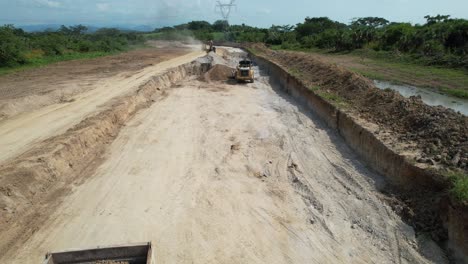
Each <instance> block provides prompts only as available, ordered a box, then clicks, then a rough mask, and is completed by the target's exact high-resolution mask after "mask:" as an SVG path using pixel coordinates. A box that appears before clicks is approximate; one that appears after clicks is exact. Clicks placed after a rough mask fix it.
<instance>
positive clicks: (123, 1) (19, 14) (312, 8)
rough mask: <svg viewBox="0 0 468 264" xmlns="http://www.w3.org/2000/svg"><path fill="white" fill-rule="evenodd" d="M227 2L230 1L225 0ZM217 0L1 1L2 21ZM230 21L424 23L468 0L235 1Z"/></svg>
mask: <svg viewBox="0 0 468 264" xmlns="http://www.w3.org/2000/svg"><path fill="white" fill-rule="evenodd" d="M220 1H221V2H222V3H226V2H229V1H230V0H220ZM216 2H217V1H216V0H192V1H183V0H112V1H111V0H97V1H96V0H0V24H14V25H18V26H21V25H37V24H57V25H61V24H64V25H76V24H85V25H95V26H112V25H149V26H154V27H161V26H171V25H176V24H181V23H184V22H189V21H192V20H206V21H209V22H214V21H215V20H217V19H220V18H221V15H220V14H219V12H217V10H216V7H215V6H216ZM235 3H236V7H234V8H233V10H232V14H231V17H230V20H229V22H230V23H231V24H242V23H245V24H248V25H252V26H258V27H270V26H271V25H272V24H275V25H286V24H291V25H295V24H297V23H300V22H302V21H303V20H304V18H305V17H307V16H309V17H318V16H328V17H330V18H331V19H333V20H337V21H340V22H344V23H348V22H350V21H351V20H352V19H353V18H356V17H365V16H378V17H384V18H386V19H388V20H390V21H396V22H411V23H424V21H425V19H424V16H425V15H437V14H444V15H446V14H448V15H451V16H452V17H457V18H465V19H468V0H326V1H324V0H308V1H305V0H303V1H301V0H236V1H235Z"/></svg>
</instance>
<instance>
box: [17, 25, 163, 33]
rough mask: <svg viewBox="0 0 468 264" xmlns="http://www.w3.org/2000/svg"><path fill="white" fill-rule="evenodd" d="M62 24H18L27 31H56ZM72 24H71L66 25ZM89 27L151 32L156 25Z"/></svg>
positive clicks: (93, 27) (91, 27)
mask: <svg viewBox="0 0 468 264" xmlns="http://www.w3.org/2000/svg"><path fill="white" fill-rule="evenodd" d="M60 26H61V25H58V24H40V25H23V26H16V27H18V28H22V29H23V30H24V31H26V32H40V31H46V30H50V31H55V30H57V29H59V28H60ZM66 26H70V25H66ZM86 27H88V32H95V31H96V30H98V29H100V28H104V27H105V28H118V29H120V30H123V31H139V32H149V31H153V30H154V28H155V27H152V26H149V25H112V26H102V27H99V26H93V25H86Z"/></svg>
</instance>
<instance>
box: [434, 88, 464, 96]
mask: <svg viewBox="0 0 468 264" xmlns="http://www.w3.org/2000/svg"><path fill="white" fill-rule="evenodd" d="M440 90H441V91H442V92H443V93H446V94H449V95H451V96H454V97H458V98H465V99H468V91H467V90H462V89H448V88H440Z"/></svg>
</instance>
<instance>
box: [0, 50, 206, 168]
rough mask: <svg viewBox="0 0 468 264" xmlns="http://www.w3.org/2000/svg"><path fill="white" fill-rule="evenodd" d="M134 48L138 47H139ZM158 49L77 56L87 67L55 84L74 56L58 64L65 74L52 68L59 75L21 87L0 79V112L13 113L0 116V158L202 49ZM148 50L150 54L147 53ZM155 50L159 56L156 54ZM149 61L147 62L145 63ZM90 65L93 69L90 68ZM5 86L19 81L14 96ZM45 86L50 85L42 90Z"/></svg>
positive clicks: (74, 121)
mask: <svg viewBox="0 0 468 264" xmlns="http://www.w3.org/2000/svg"><path fill="white" fill-rule="evenodd" d="M156 50H157V49H156ZM138 52H140V53H143V51H138ZM158 52H159V53H157V52H156V51H154V49H147V53H148V54H149V55H148V54H147V55H146V57H144V56H143V55H141V56H140V57H138V56H136V55H135V54H133V53H130V54H133V55H134V57H128V56H129V54H124V55H119V56H120V57H122V58H120V57H119V56H117V57H118V58H120V60H118V61H117V62H116V61H115V60H117V59H115V58H113V57H111V58H108V60H107V61H106V60H102V61H101V60H96V61H95V64H92V63H91V62H89V61H88V62H86V61H85V62H82V63H83V64H85V66H81V67H78V69H84V68H86V69H87V70H88V71H91V73H88V74H85V73H83V74H82V76H81V77H82V78H78V77H74V78H70V79H69V80H67V81H66V82H65V83H62V86H63V87H62V86H59V87H55V85H56V84H57V83H60V82H61V81H64V80H63V78H66V76H68V75H69V74H70V72H72V73H73V70H72V66H73V65H74V64H76V63H78V62H70V64H71V65H69V64H66V63H63V65H66V67H62V68H63V69H61V70H60V71H59V72H67V74H64V75H65V76H61V75H59V73H56V74H58V75H55V74H52V75H51V76H47V78H45V79H44V78H34V79H37V84H29V85H30V86H26V88H30V90H29V91H28V90H27V89H20V88H21V87H23V88H24V86H22V85H23V84H25V83H23V82H22V81H17V82H12V83H10V84H9V86H8V82H5V83H4V82H2V85H0V94H2V95H3V96H0V102H1V104H0V110H5V111H6V112H4V113H9V115H12V116H11V117H9V118H8V119H5V120H3V121H1V120H0V149H1V150H2V151H1V152H0V163H1V162H4V161H6V160H7V159H9V158H12V157H15V156H17V155H19V154H21V153H23V152H24V151H26V150H28V149H29V148H31V146H32V145H34V144H35V143H38V142H40V141H42V140H44V139H46V138H49V137H51V136H54V135H58V134H61V133H63V132H64V131H66V130H67V129H68V128H70V127H72V126H73V125H75V124H77V123H79V122H80V121H81V120H83V118H85V117H86V116H87V115H89V114H91V113H93V112H96V111H98V110H99V109H100V106H101V105H103V104H105V103H106V102H108V101H110V100H111V99H113V98H115V97H118V96H120V95H123V94H125V93H127V92H129V91H131V89H136V88H138V86H139V85H140V84H142V83H144V82H145V81H147V80H148V79H149V78H150V77H152V76H154V75H156V74H158V73H162V72H164V71H165V70H167V69H170V68H173V67H176V66H179V65H181V64H184V63H187V62H190V61H192V60H194V59H195V58H197V57H200V56H202V55H203V54H204V53H203V52H201V51H200V50H198V51H193V50H188V49H183V48H179V49H174V48H172V51H170V50H169V49H164V48H163V49H161V50H159V51H158ZM151 54H152V56H150V55H151ZM156 54H159V55H160V56H159V57H157V56H156ZM142 56H143V57H144V59H142V61H141V62H140V63H143V62H145V63H147V64H146V67H144V68H141V66H135V65H136V64H138V63H139V62H138V61H139V59H140V58H141V57H142ZM151 57H152V58H153V59H152V60H151V59H150V58H151ZM132 58H133V60H132ZM150 61H152V63H151V64H148V63H149V62H150ZM88 64H89V65H88ZM112 65H114V66H112ZM138 65H139V64H138ZM56 67H59V68H60V66H58V65H53V66H51V67H50V68H48V67H46V68H45V69H38V71H46V70H47V71H50V72H54V68H56ZM100 67H104V68H105V67H110V69H112V72H113V73H114V74H110V75H109V74H108V75H109V76H107V75H105V74H104V75H105V76H101V75H102V74H101V73H100V72H101V70H102V69H100ZM78 69H75V71H78ZM93 71H96V72H95V73H92V72H93ZM109 71H110V70H109ZM32 72H33V73H34V72H35V71H32ZM33 73H30V72H26V73H23V74H24V75H28V74H33ZM8 78H13V77H12V76H5V77H4V79H8ZM13 79H14V78H13ZM24 82H26V84H27V82H28V79H25V81H24ZM32 82H34V81H32ZM83 83H84V84H86V85H87V87H86V89H85V90H80V89H78V88H76V87H79V86H80V85H82V84H83ZM8 87H10V88H11V87H18V90H20V91H21V90H23V91H22V92H20V91H18V93H16V94H15V96H12V95H11V94H10V93H8V92H5V91H8V90H13V89H12V88H11V89H7V88H8ZM47 89H49V90H50V91H46V90H47ZM62 92H63V93H66V95H63V98H62V95H60V94H61V93H62ZM41 94H42V95H41ZM57 100H58V101H57ZM8 109H9V110H8ZM7 110H8V111H7ZM5 115H6V114H5Z"/></svg>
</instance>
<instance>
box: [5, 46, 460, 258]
mask: <svg viewBox="0 0 468 264" xmlns="http://www.w3.org/2000/svg"><path fill="white" fill-rule="evenodd" d="M226 50H227V51H226V52H222V55H223V57H224V58H225V59H226V60H223V59H222V58H220V57H217V56H215V57H214V59H210V58H204V59H201V60H198V61H196V62H193V63H190V64H185V65H182V66H180V67H177V68H175V69H172V70H170V71H168V72H167V73H165V74H163V75H160V76H155V77H154V78H152V79H151V80H149V81H148V82H147V83H145V84H144V85H142V86H141V87H140V88H139V89H138V90H137V91H136V92H134V93H132V94H130V95H127V96H124V97H121V98H118V99H116V100H114V101H113V102H112V104H111V105H109V107H108V108H107V110H105V111H103V112H101V113H98V114H96V115H95V116H91V117H89V118H87V119H85V120H83V121H82V122H81V123H80V124H78V125H77V126H75V127H73V128H72V129H70V130H68V131H67V132H66V133H65V134H63V135H60V136H56V137H53V138H50V139H48V140H46V141H44V142H43V143H41V144H40V145H39V146H37V147H36V148H34V149H32V150H30V151H28V152H26V153H24V154H22V155H21V156H20V157H18V158H16V159H15V160H14V161H13V162H10V163H8V164H3V165H1V166H0V183H1V185H0V186H2V187H1V188H2V189H0V208H4V212H7V213H6V217H2V219H1V226H0V234H2V238H3V239H2V240H1V241H0V251H1V252H3V255H1V254H0V260H3V261H6V262H5V263H10V262H11V261H15V262H13V263H17V262H21V263H33V262H35V261H36V260H37V259H38V256H39V254H41V252H42V251H48V250H64V249H67V248H74V247H75V248H76V247H85V248H88V247H90V246H99V245H103V244H105V243H109V244H122V243H129V242H141V241H140V240H152V241H156V242H157V243H156V247H157V248H158V249H157V260H158V261H159V262H161V263H221V262H226V261H233V262H236V263H252V262H265V263H267V262H268V263H324V262H334V263H350V262H353V263H369V262H376V263H377V262H378V263H430V262H436V263H446V262H447V261H448V259H447V256H445V253H444V252H443V251H442V250H441V249H440V248H439V247H438V246H436V244H435V243H434V242H433V241H432V239H431V238H428V237H427V236H426V235H420V234H415V232H414V230H413V228H411V227H410V226H408V225H407V224H405V222H404V221H402V217H401V215H404V214H405V210H400V211H399V210H397V209H395V206H393V205H397V206H399V205H400V203H398V201H393V205H392V199H396V200H398V199H400V198H401V197H398V196H395V195H394V194H395V193H398V191H393V189H392V188H393V187H391V186H395V185H398V186H400V187H398V190H401V186H405V185H410V186H414V185H423V186H428V188H429V187H430V188H436V189H437V187H434V185H433V184H432V183H428V182H427V175H426V174H425V172H424V171H422V170H419V169H418V168H416V167H414V166H412V165H411V164H409V163H408V162H406V161H405V160H404V159H403V158H402V157H400V156H399V155H398V154H396V153H393V152H392V151H391V150H390V149H388V148H387V147H386V146H385V144H383V143H382V142H380V141H379V140H378V139H377V138H375V137H373V135H372V133H370V132H369V131H368V130H367V129H366V128H364V127H362V126H361V125H360V124H359V123H357V122H356V121H355V120H353V119H352V118H350V117H348V116H347V115H346V114H345V113H342V112H340V111H339V110H337V109H336V108H334V106H333V105H331V104H329V103H327V102H326V101H325V100H323V99H321V98H320V97H317V96H314V95H313V94H310V93H309V92H308V89H306V88H305V87H304V86H303V84H302V83H301V82H300V81H299V80H297V79H296V78H295V77H292V76H290V75H289V74H288V73H287V72H286V71H285V70H283V69H282V68H281V67H279V66H278V65H276V64H274V63H272V62H270V61H268V60H266V59H264V58H261V57H256V58H255V60H256V62H257V63H258V64H259V66H260V67H261V69H260V68H256V69H257V72H258V73H259V75H258V77H257V79H258V80H256V83H255V84H240V85H239V84H236V83H235V82H232V81H227V82H226V81H221V79H223V78H221V77H220V76H219V75H223V74H227V73H228V72H229V70H230V68H228V67H226V66H231V67H232V66H233V65H232V64H231V65H229V63H228V61H231V62H232V61H233V59H238V58H241V57H243V56H245V55H243V54H242V52H241V51H239V50H235V49H229V48H226ZM213 60H214V62H215V63H222V64H228V65H223V66H215V68H214V69H212V70H211V71H209V72H208V73H206V72H207V71H208V70H209V68H210V67H211V64H210V63H212V61H213ZM198 76H202V78H196V77H198ZM291 95H292V96H291ZM171 108H172V109H171ZM142 139H144V140H143V141H142ZM142 153H143V154H144V155H143V154H142ZM359 159H363V160H364V161H365V162H366V164H367V166H365V165H364V164H362V163H361V162H360V161H359ZM368 167H370V168H372V169H369V168H368ZM91 176H92V177H91ZM389 183H392V184H393V185H390V184H389ZM395 183H397V184H395ZM383 192H385V193H386V194H384V193H383ZM406 213H407V212H406ZM398 214H400V216H399V215H398ZM137 216H138V217H137ZM403 218H404V217H403ZM448 219H449V220H448V223H449V224H448V229H449V232H452V233H453V232H458V231H459V230H454V228H455V229H456V228H457V227H458V228H462V227H463V224H460V222H459V221H461V220H460V219H459V218H456V217H455V218H454V217H452V218H450V217H449V218H448ZM410 224H413V223H410ZM116 233H118V234H116ZM449 238H450V240H449V242H450V243H451V245H452V248H454V249H456V250H458V251H457V252H460V250H459V248H458V247H457V246H460V244H459V243H460V241H457V239H456V238H453V237H449ZM19 251H21V252H30V253H31V254H30V256H27V254H26V256H25V255H22V256H19V254H18V252H19ZM461 251H463V249H461ZM44 253H45V252H44Z"/></svg>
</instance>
